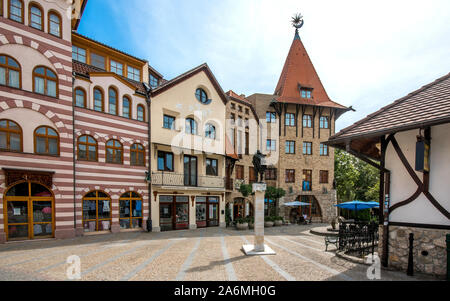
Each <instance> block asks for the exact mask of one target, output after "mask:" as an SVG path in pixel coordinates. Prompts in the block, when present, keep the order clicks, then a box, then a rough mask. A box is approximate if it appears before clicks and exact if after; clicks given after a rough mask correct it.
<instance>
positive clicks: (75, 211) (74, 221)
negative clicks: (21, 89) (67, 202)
mask: <svg viewBox="0 0 450 301" xmlns="http://www.w3.org/2000/svg"><path fill="white" fill-rule="evenodd" d="M74 84H75V73H72V87H73V86H74ZM72 93H73V91H72ZM75 145H76V143H75V101H74V100H73V97H72V146H73V150H72V152H73V166H72V167H73V228H74V231H75V236H76V234H77V203H76V179H75V165H76V162H75V155H76V151H75Z"/></svg>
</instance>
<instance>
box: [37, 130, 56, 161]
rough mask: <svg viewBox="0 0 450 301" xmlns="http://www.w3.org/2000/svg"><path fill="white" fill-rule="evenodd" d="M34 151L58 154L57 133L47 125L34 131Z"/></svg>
mask: <svg viewBox="0 0 450 301" xmlns="http://www.w3.org/2000/svg"><path fill="white" fill-rule="evenodd" d="M34 152H35V153H36V154H41V155H52V156H57V155H59V135H58V133H57V132H56V131H55V130H54V129H52V128H50V127H48V126H41V127H38V128H37V129H36V130H35V131H34Z"/></svg>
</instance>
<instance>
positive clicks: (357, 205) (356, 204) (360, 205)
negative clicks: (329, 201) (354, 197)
mask: <svg viewBox="0 0 450 301" xmlns="http://www.w3.org/2000/svg"><path fill="white" fill-rule="evenodd" d="M334 206H336V207H338V208H342V209H348V210H353V211H359V210H365V209H371V208H379V204H378V203H377V202H361V201H351V202H346V203H341V204H337V205H334Z"/></svg>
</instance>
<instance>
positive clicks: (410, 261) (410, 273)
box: [406, 233, 414, 276]
mask: <svg viewBox="0 0 450 301" xmlns="http://www.w3.org/2000/svg"><path fill="white" fill-rule="evenodd" d="M413 248H414V233H410V234H409V257H408V270H407V272H406V275H408V276H414V259H413Z"/></svg>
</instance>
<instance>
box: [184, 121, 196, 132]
mask: <svg viewBox="0 0 450 301" xmlns="http://www.w3.org/2000/svg"><path fill="white" fill-rule="evenodd" d="M186 134H191V135H197V122H196V121H195V120H194V119H192V118H187V119H186Z"/></svg>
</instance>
